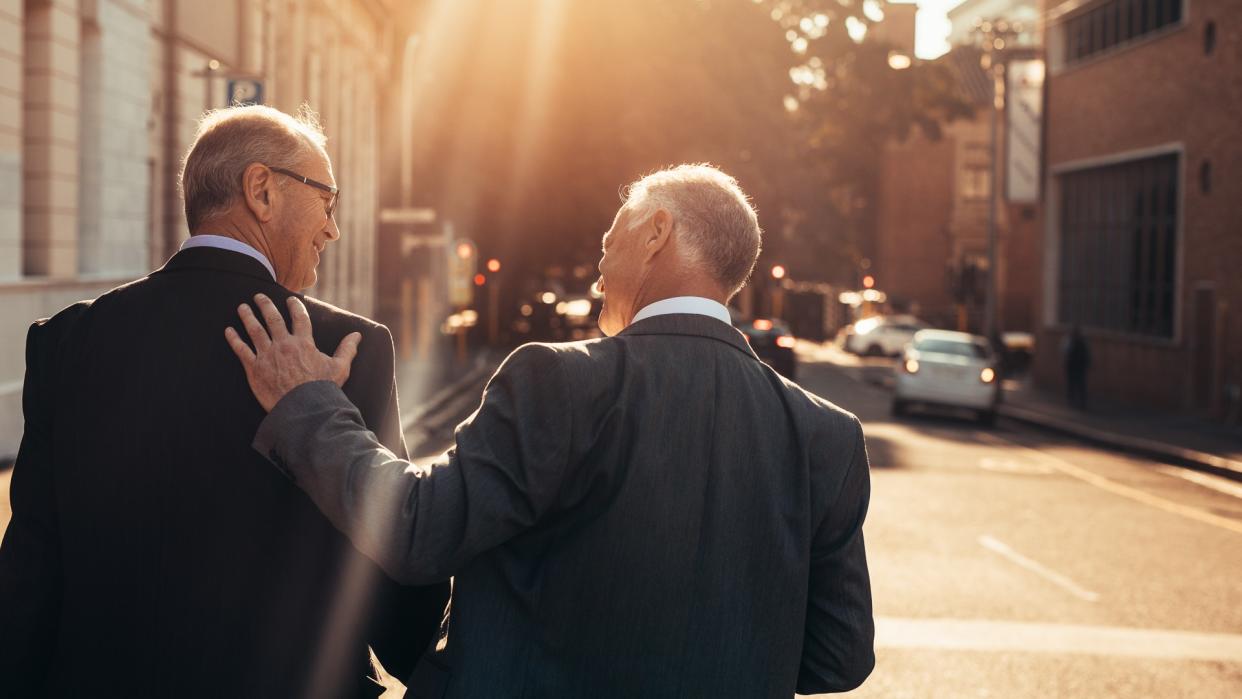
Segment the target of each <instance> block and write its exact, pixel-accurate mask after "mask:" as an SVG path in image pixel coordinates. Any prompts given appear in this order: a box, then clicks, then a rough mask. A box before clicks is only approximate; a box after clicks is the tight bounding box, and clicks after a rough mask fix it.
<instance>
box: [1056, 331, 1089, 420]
mask: <svg viewBox="0 0 1242 699" xmlns="http://www.w3.org/2000/svg"><path fill="white" fill-rule="evenodd" d="M1062 354H1063V355H1064V360H1065V387H1066V397H1067V399H1068V401H1069V405H1070V407H1072V408H1077V409H1079V410H1086V409H1087V371H1088V370H1089V369H1090V368H1091V348H1090V347H1088V346H1087V338H1085V337H1083V334H1082V328H1080V327H1079V326H1078V324H1077V323H1075V324H1074V327H1073V328H1071V329H1070V334H1069V335H1068V336H1067V337H1066V338H1065V344H1064V347H1063V348H1062Z"/></svg>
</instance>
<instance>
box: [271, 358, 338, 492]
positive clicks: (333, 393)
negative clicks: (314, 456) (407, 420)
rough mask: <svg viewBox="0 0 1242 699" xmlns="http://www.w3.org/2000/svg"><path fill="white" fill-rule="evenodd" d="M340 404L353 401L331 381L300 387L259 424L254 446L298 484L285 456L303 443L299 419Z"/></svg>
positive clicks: (309, 383)
mask: <svg viewBox="0 0 1242 699" xmlns="http://www.w3.org/2000/svg"><path fill="white" fill-rule="evenodd" d="M338 401H345V402H346V403H348V402H349V398H347V397H346V396H345V393H344V392H343V391H341V389H340V387H339V386H337V385H336V384H335V383H333V382H331V381H310V382H308V383H304V384H302V385H300V386H297V387H296V388H294V389H293V390H292V391H289V392H288V393H286V394H285V395H284V397H282V398H281V399H280V400H279V401H277V402H276V405H274V406H272V411H271V412H270V413H268V414H267V417H265V418H263V422H260V423H259V430H258V432H256V433H255V436H254V441H253V442H251V444H250V446H252V447H253V448H254V450H255V451H257V452H259V453H260V454H261V455H263V457H264V458H266V459H267V460H268V461H270V462H272V465H274V466H275V467H276V468H277V469H279V470H280V472H281V473H283V474H285V477H286V478H288V479H289V480H291V481H293V482H295V483H296V482H297V478H295V477H294V475H293V473H292V472H291V471H290V470H289V466H288V464H287V463H286V462H285V459H284V455H287V454H289V448H288V446H289V445H290V444H297V443H298V441H299V439H300V437H299V436H298V434H297V431H298V427H299V424H298V419H299V418H304V417H305V416H306V414H307V413H309V412H311V411H312V410H314V409H316V408H322V407H324V406H325V405H332V404H335V403H337V402H338Z"/></svg>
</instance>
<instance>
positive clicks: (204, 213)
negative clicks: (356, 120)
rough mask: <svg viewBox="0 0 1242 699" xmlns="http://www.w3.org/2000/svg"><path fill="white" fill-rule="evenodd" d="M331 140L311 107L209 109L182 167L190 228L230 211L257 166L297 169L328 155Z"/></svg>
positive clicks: (199, 125)
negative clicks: (310, 158)
mask: <svg viewBox="0 0 1242 699" xmlns="http://www.w3.org/2000/svg"><path fill="white" fill-rule="evenodd" d="M326 142H327V139H326V138H325V137H324V135H323V127H322V126H321V125H320V124H319V117H318V115H316V114H315V112H314V111H313V110H312V109H310V107H308V106H306V105H302V107H301V108H300V109H298V113H297V115H296V116H291V115H289V114H285V113H284V112H282V111H280V110H278V109H273V108H271V107H267V106H263V105H254V104H252V105H245V106H234V107H225V108H223V109H215V110H212V111H209V112H207V113H206V114H204V115H203V118H202V119H200V120H199V122H198V133H197V134H195V136H194V142H193V143H192V144H191V145H190V150H189V151H188V152H187V153H186V156H185V160H184V162H183V163H182V166H181V195H182V197H184V199H185V219H186V223H187V224H188V225H189V228H190V232H191V233H194V232H196V231H197V229H198V228H199V226H201V225H202V224H203V223H204V222H207V221H210V220H211V219H213V218H216V217H217V216H221V215H223V214H225V213H226V212H228V210H229V208H230V207H232V205H233V203H234V201H235V200H236V199H237V197H238V196H240V195H241V193H242V175H243V173H245V171H246V168H248V167H250V165H251V164H253V163H262V164H263V165H267V166H269V167H280V168H285V169H287V170H296V168H297V167H298V166H299V165H300V164H302V163H303V162H304V161H305V159H306V157H307V156H308V155H313V154H318V155H322V156H323V157H324V158H325V159H326V158H327V152H326V151H325V150H324V144H325V143H326ZM282 179H283V178H282ZM281 186H284V183H282V184H281Z"/></svg>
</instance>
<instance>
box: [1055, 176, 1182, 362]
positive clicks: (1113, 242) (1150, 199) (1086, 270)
mask: <svg viewBox="0 0 1242 699" xmlns="http://www.w3.org/2000/svg"><path fill="white" fill-rule="evenodd" d="M1057 181H1058V184H1059V185H1060V201H1059V205H1060V228H1061V231H1060V234H1061V235H1060V238H1061V240H1060V243H1061V245H1060V269H1059V279H1058V284H1057V288H1058V292H1059V295H1058V317H1059V320H1060V322H1061V323H1063V324H1065V325H1074V324H1077V325H1081V326H1083V327H1090V328H1098V329H1102V330H1111V331H1116V332H1122V333H1127V334H1132V335H1147V336H1151V337H1161V338H1171V337H1172V336H1173V316H1174V305H1173V303H1174V298H1175V290H1176V267H1175V264H1176V260H1177V237H1178V210H1177V209H1178V201H1179V179H1178V156H1177V155H1176V154H1170V155H1163V156H1159V157H1155V158H1147V159H1143V160H1133V161H1130V162H1126V163H1122V164H1119V165H1108V166H1104V167H1098V168H1091V169H1087V170H1078V171H1075V172H1071V173H1067V174H1064V175H1061V176H1059V177H1058V178H1057Z"/></svg>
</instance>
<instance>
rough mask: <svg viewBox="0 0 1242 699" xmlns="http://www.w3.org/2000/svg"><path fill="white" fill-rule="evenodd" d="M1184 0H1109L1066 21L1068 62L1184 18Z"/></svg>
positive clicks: (1087, 56)
mask: <svg viewBox="0 0 1242 699" xmlns="http://www.w3.org/2000/svg"><path fill="white" fill-rule="evenodd" d="M1184 4H1185V2H1184V0H1106V1H1105V2H1101V3H1098V4H1096V5H1095V6H1094V7H1092V8H1091V9H1088V10H1085V11H1083V12H1081V13H1079V14H1077V15H1074V16H1073V17H1070V18H1069V19H1068V20H1066V21H1065V24H1064V25H1063V31H1064V32H1065V35H1064V37H1065V41H1064V46H1065V63H1066V64H1070V63H1074V62H1075V61H1081V60H1083V59H1085V58H1089V57H1091V56H1094V55H1096V54H1099V53H1102V52H1104V51H1107V50H1109V49H1111V48H1113V47H1114V46H1118V45H1121V44H1124V43H1126V42H1129V41H1131V40H1133V39H1137V38H1139V37H1142V36H1145V35H1147V34H1150V33H1152V32H1155V31H1157V30H1160V29H1163V28H1165V27H1167V26H1170V25H1173V24H1176V23H1178V22H1180V21H1181V20H1182V12H1183V10H1184V7H1183V6H1184Z"/></svg>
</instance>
